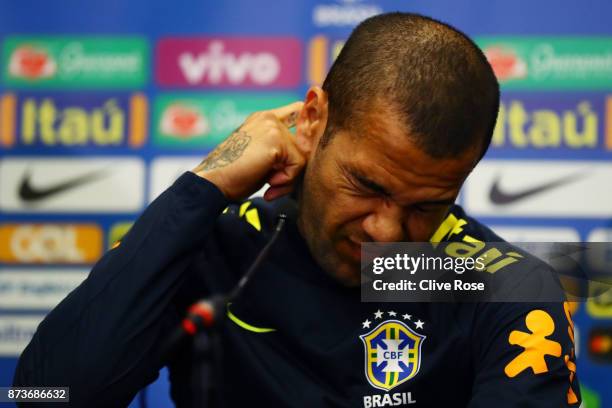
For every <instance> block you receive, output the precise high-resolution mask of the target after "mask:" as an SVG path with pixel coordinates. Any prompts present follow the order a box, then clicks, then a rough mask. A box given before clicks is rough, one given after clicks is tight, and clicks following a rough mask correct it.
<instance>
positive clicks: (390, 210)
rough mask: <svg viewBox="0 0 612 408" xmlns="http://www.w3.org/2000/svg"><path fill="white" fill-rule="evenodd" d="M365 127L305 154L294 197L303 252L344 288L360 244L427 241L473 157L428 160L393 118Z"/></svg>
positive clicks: (382, 116)
mask: <svg viewBox="0 0 612 408" xmlns="http://www.w3.org/2000/svg"><path fill="white" fill-rule="evenodd" d="M367 119H368V120H364V121H363V122H364V123H367V125H364V126H363V127H362V129H361V131H360V132H359V133H358V134H357V133H353V132H347V131H338V132H336V133H335V134H334V135H333V136H332V139H331V141H330V142H329V143H328V144H327V145H326V146H325V147H324V148H322V149H321V148H320V147H319V148H318V149H317V148H315V149H314V150H313V152H312V154H311V155H310V158H309V161H308V165H307V168H306V171H305V174H304V181H303V185H302V190H301V195H300V205H299V207H300V213H299V219H298V225H299V228H300V231H301V233H302V235H303V236H304V239H305V240H306V242H307V244H308V247H309V249H310V252H311V253H312V255H313V257H314V258H315V260H316V261H317V262H318V263H319V264H320V265H321V266H322V267H323V268H324V269H325V270H326V271H327V272H328V273H330V274H331V275H332V276H334V277H336V278H337V279H339V280H340V281H342V282H343V283H344V284H346V285H350V286H353V285H358V284H359V282H360V249H361V246H360V244H361V243H362V242H397V241H415V242H419V241H421V242H423V241H428V240H429V239H430V237H431V236H432V234H433V233H434V232H435V230H436V228H437V227H438V226H439V224H440V223H441V222H442V220H443V217H444V216H445V215H446V213H447V211H448V209H449V207H450V205H452V203H453V202H454V201H455V198H456V197H457V194H458V192H459V189H460V187H461V185H462V183H463V181H464V180H465V178H466V177H467V175H468V174H469V172H470V171H471V169H472V168H473V166H474V164H475V163H476V161H477V156H478V153H479V149H475V150H472V151H470V152H469V153H466V154H463V155H462V156H461V157H457V158H452V159H435V158H432V157H430V156H428V155H427V154H425V153H424V152H423V151H421V150H420V149H419V148H417V147H416V145H415V144H414V143H413V142H411V140H410V137H409V135H407V134H406V132H405V131H404V130H403V127H402V126H400V125H399V123H401V122H400V121H398V120H397V118H394V117H392V116H389V115H388V114H386V113H385V112H384V111H380V112H379V113H374V114H371V115H370V116H369V117H368V118H367ZM317 142H318V141H317ZM476 150H478V151H476Z"/></svg>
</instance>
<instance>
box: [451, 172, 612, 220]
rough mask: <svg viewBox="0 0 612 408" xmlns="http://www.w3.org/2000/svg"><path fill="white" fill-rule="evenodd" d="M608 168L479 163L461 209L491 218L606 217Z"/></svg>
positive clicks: (609, 212) (611, 200)
mask: <svg viewBox="0 0 612 408" xmlns="http://www.w3.org/2000/svg"><path fill="white" fill-rule="evenodd" d="M611 179H612V163H607V162H593V161H590V162H589V161H548V162H536V161H521V160H512V161H511V160H484V161H483V162H481V163H480V164H479V165H478V166H477V167H476V169H475V170H474V172H473V173H472V174H471V175H470V177H469V178H468V180H467V181H466V184H465V187H464V191H463V194H464V195H463V196H464V198H465V201H464V203H465V207H466V209H467V210H468V211H470V212H471V213H472V214H474V215H478V216H495V217H515V216H534V217H580V218H588V217H610V216H612V190H610V189H608V188H605V186H608V185H609V183H610V180H611Z"/></svg>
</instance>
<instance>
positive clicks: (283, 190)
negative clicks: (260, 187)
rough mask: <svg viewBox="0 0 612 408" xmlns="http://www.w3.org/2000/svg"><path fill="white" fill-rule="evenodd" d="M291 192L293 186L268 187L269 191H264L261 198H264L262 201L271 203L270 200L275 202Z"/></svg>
mask: <svg viewBox="0 0 612 408" xmlns="http://www.w3.org/2000/svg"><path fill="white" fill-rule="evenodd" d="M291 191H293V184H288V185H285V186H279V187H270V188H269V189H267V190H266V192H265V193H264V196H263V197H264V200H267V201H272V200H276V199H277V198H278V197H282V196H284V195H287V194H289V193H291Z"/></svg>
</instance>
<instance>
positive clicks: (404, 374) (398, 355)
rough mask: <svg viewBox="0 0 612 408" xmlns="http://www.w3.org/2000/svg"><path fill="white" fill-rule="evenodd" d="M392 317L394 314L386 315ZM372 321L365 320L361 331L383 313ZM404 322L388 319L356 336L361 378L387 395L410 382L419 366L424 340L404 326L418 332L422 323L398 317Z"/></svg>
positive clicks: (406, 316) (405, 316) (378, 313)
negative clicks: (361, 352)
mask: <svg viewBox="0 0 612 408" xmlns="http://www.w3.org/2000/svg"><path fill="white" fill-rule="evenodd" d="M388 314H389V316H396V313H395V312H388ZM374 316H375V317H374V321H373V322H370V321H369V320H367V319H366V321H365V322H363V328H364V329H365V328H368V329H369V328H370V324H372V323H374V324H376V320H377V319H382V316H383V312H381V311H380V310H379V311H377V312H376V313H374ZM401 317H403V320H404V321H400V320H398V319H389V320H385V321H382V322H381V323H380V324H378V326H376V327H375V328H374V329H372V330H371V331H370V332H369V333H366V334H364V335H361V336H359V338H360V339H361V341H362V342H363V346H364V352H365V375H366V378H367V380H368V382H369V383H370V384H371V385H372V386H373V387H375V388H378V389H380V390H384V391H389V390H391V389H393V388H395V387H397V386H398V385H400V384H403V383H405V382H406V381H408V380H410V379H411V378H413V377H414V376H415V375H417V373H418V372H419V368H420V366H421V346H422V345H423V341H424V340H425V336H423V335H421V334H418V333H417V332H415V331H414V330H413V329H412V328H410V327H409V326H408V324H413V325H415V327H416V328H419V329H422V328H423V325H424V322H422V321H421V320H418V321H417V322H414V321H412V320H411V318H412V316H411V315H408V314H405V315H402V316H401Z"/></svg>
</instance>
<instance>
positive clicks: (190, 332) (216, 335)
mask: <svg viewBox="0 0 612 408" xmlns="http://www.w3.org/2000/svg"><path fill="white" fill-rule="evenodd" d="M287 219H288V216H287V214H286V211H283V212H282V213H280V214H279V215H278V218H277V222H276V226H275V228H274V232H273V234H272V237H271V238H270V240H269V241H268V242H267V243H266V245H265V246H264V247H263V249H262V250H261V252H259V254H258V255H257V258H255V261H254V262H253V263H252V264H251V266H250V267H249V269H248V270H247V272H246V273H245V274H244V275H243V276H242V278H241V279H240V281H238V284H237V285H236V287H235V288H234V289H233V290H232V291H231V292H230V293H229V294H228V295H221V296H213V297H212V298H205V299H201V300H199V301H197V302H196V303H194V304H193V305H192V306H191V307H190V308H189V310H188V312H187V316H186V317H185V318H184V319H183V321H182V323H181V325H180V327H179V328H177V330H176V331H175V332H174V333H172V334H171V335H170V336H169V338H168V340H167V342H166V344H165V346H164V347H163V348H162V353H161V355H162V359H163V361H164V362H167V361H168V360H169V359H170V358H171V357H172V356H173V355H174V352H175V351H176V349H177V348H179V346H180V345H182V344H183V343H185V342H186V340H187V339H190V338H191V339H193V341H194V364H193V370H192V377H191V378H192V384H191V388H192V389H193V390H194V394H193V395H194V398H193V406H194V407H197V408H202V407H206V408H209V407H214V408H222V406H223V398H222V394H221V391H220V390H221V386H222V381H223V347H222V341H221V333H220V330H219V329H220V328H221V327H222V324H223V322H224V320H225V318H226V316H227V313H226V308H227V304H228V303H232V302H233V301H234V300H235V299H236V298H238V296H239V295H240V294H241V293H242V291H243V290H244V287H245V286H246V284H247V283H248V282H249V280H250V279H251V278H252V276H253V274H254V273H255V271H256V270H257V269H258V268H259V266H260V265H261V264H262V262H263V261H264V259H265V258H266V257H267V255H268V253H269V252H270V249H271V248H272V245H273V244H274V242H275V241H276V240H277V238H278V236H279V235H280V232H281V231H282V229H283V227H284V226H285V224H286V222H287Z"/></svg>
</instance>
